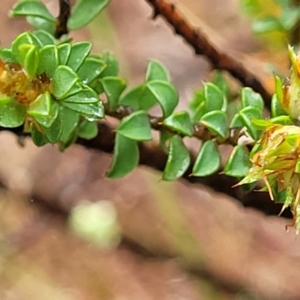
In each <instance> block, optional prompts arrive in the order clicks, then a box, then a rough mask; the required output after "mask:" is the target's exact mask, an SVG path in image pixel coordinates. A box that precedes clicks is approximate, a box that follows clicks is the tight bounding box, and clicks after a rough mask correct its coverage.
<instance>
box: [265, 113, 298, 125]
mask: <svg viewBox="0 0 300 300" xmlns="http://www.w3.org/2000/svg"><path fill="white" fill-rule="evenodd" d="M270 121H271V122H272V123H273V124H282V125H295V123H294V122H293V121H292V120H291V118H290V116H286V115H285V116H278V117H275V118H272V119H270Z"/></svg>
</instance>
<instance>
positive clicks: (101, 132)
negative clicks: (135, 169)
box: [0, 111, 291, 218]
mask: <svg viewBox="0 0 300 300" xmlns="http://www.w3.org/2000/svg"><path fill="white" fill-rule="evenodd" d="M119 114H120V115H119V117H120V116H121V115H122V114H123V117H124V116H125V115H124V114H125V112H124V111H123V112H122V111H121V112H119ZM1 131H9V132H12V133H13V134H15V135H16V136H17V137H18V142H19V144H20V145H23V144H24V142H23V140H24V138H25V137H30V134H29V133H24V132H23V126H20V127H17V128H5V127H0V132H1ZM115 132H116V131H115V128H113V127H111V125H110V124H109V123H108V122H107V121H100V122H99V123H98V135H97V136H96V137H95V138H93V139H91V140H86V139H82V138H78V139H77V141H76V144H79V145H82V146H84V147H86V148H88V149H95V150H98V151H102V152H106V153H110V154H111V153H112V152H113V149H114V141H115ZM139 153H140V160H139V164H140V165H145V166H148V167H150V168H152V169H155V170H158V171H161V172H162V171H163V170H164V168H165V165H166V162H167V157H168V155H167V154H166V153H165V152H164V151H163V150H162V149H161V147H159V146H158V145H157V144H156V143H149V142H148V143H139ZM190 155H191V164H190V166H189V168H188V170H187V171H186V172H185V174H184V175H183V179H184V180H186V181H188V182H190V183H197V184H203V185H206V186H208V187H210V188H212V189H214V190H215V191H218V192H222V193H225V194H227V195H229V196H231V197H234V198H236V199H238V200H239V201H240V202H242V203H243V204H244V205H245V206H249V207H255V208H256V209H258V210H260V211H263V212H264V213H266V214H271V215H278V214H279V212H280V211H281V207H282V206H281V205H278V204H275V203H274V202H272V201H270V198H269V195H268V193H258V192H250V193H245V192H243V191H242V188H241V187H237V188H232V186H233V185H234V184H236V183H237V179H236V178H233V177H228V176H226V175H223V174H213V175H211V176H207V177H204V178H200V177H192V176H190V174H191V173H192V167H193V165H194V163H195V155H194V154H193V153H190ZM282 216H284V217H289V218H290V217H291V214H290V212H289V211H284V213H283V214H282Z"/></svg>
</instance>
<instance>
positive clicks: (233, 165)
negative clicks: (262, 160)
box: [224, 145, 251, 178]
mask: <svg viewBox="0 0 300 300" xmlns="http://www.w3.org/2000/svg"><path fill="white" fill-rule="evenodd" d="M250 167H251V161H250V159H249V152H248V150H247V148H246V147H245V146H242V145H238V146H235V147H234V149H233V151H232V152H231V154H230V157H229V159H228V161H227V163H226V165H225V168H224V174H226V175H228V176H232V177H238V178H239V177H244V176H245V175H246V174H247V172H248V170H249V169H250Z"/></svg>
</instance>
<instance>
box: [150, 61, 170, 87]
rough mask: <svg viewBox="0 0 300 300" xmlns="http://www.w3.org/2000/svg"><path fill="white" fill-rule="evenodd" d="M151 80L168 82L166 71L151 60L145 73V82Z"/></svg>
mask: <svg viewBox="0 0 300 300" xmlns="http://www.w3.org/2000/svg"><path fill="white" fill-rule="evenodd" d="M152 80H162V81H169V80H170V79H169V73H168V71H167V69H166V68H165V67H164V66H163V65H162V64H161V63H160V62H158V61H156V60H151V61H150V62H149V63H148V67H147V71H146V82H149V81H152Z"/></svg>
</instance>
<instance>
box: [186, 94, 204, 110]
mask: <svg viewBox="0 0 300 300" xmlns="http://www.w3.org/2000/svg"><path fill="white" fill-rule="evenodd" d="M205 102H206V100H205V97H204V92H203V90H196V91H194V95H193V100H192V101H191V102H190V103H189V109H190V110H192V111H195V110H196V109H197V108H198V107H199V105H204V106H205ZM205 108H206V106H205Z"/></svg>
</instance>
